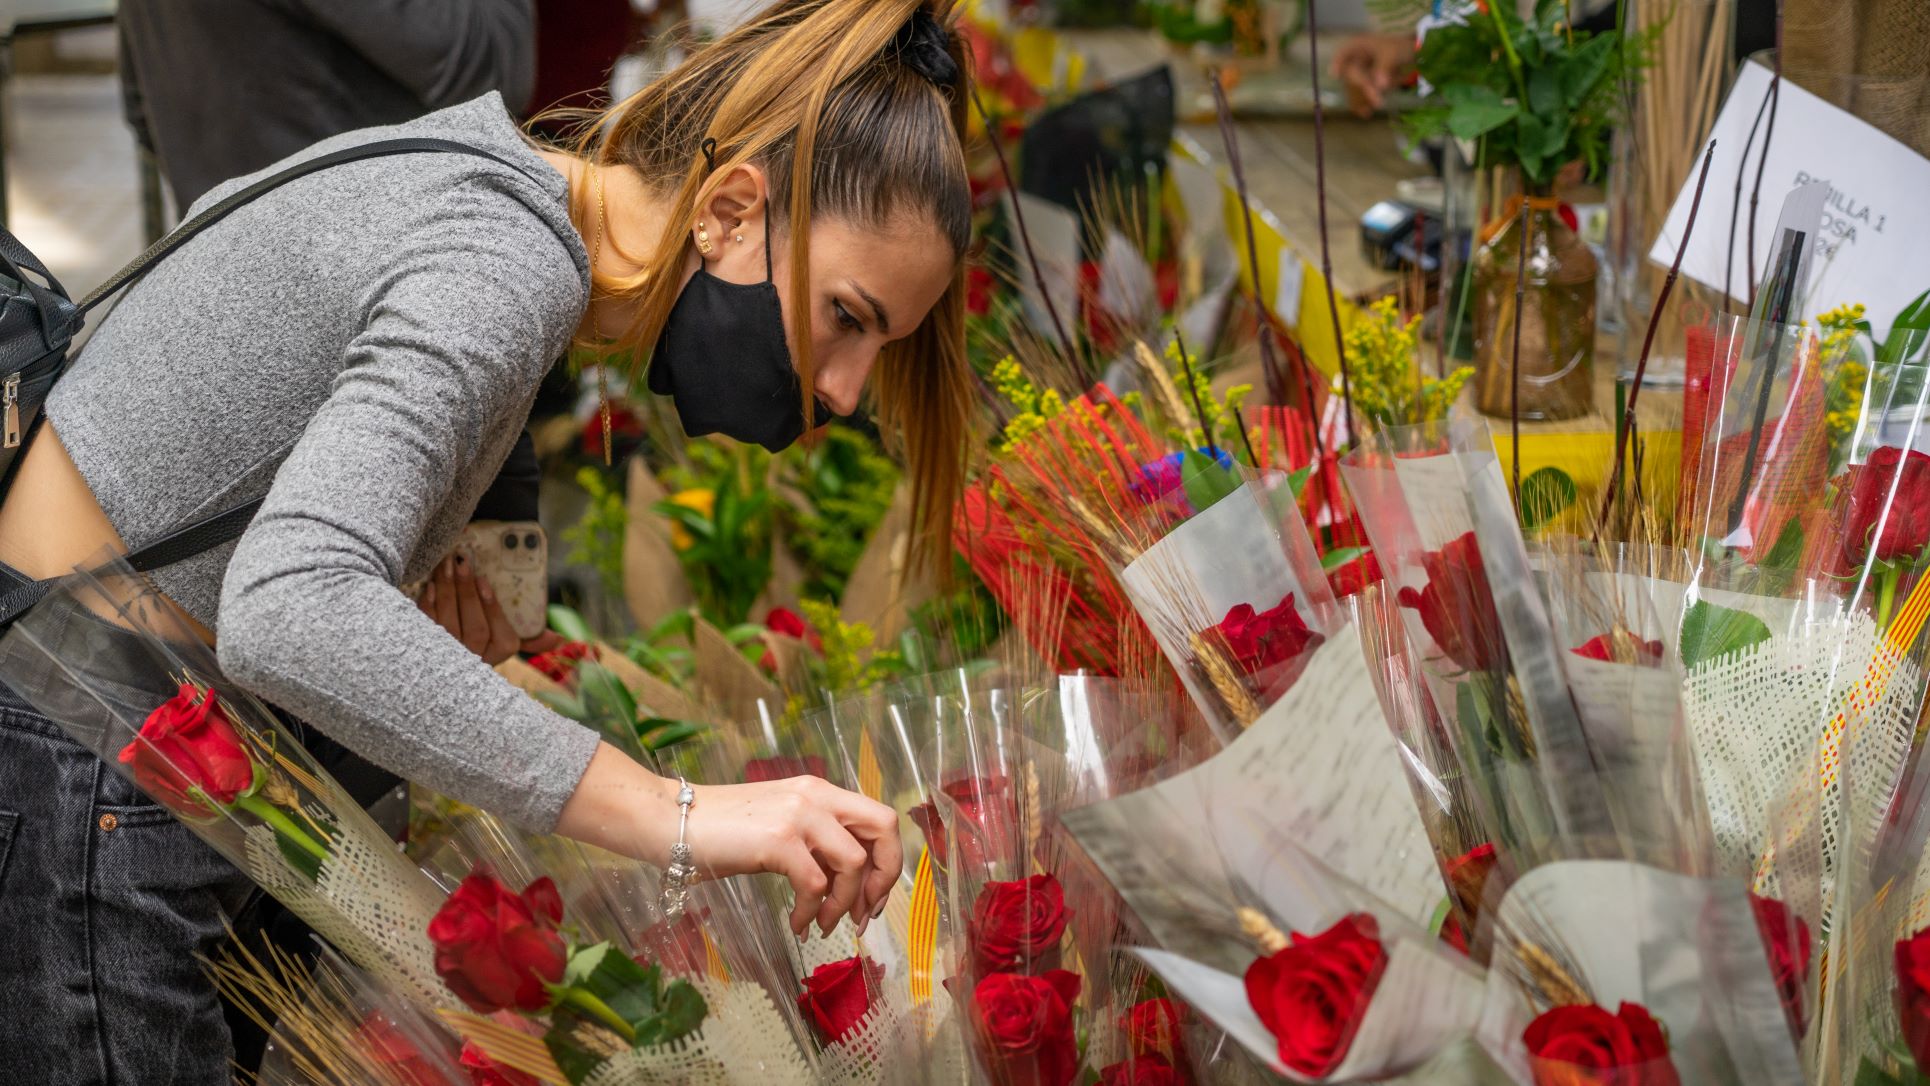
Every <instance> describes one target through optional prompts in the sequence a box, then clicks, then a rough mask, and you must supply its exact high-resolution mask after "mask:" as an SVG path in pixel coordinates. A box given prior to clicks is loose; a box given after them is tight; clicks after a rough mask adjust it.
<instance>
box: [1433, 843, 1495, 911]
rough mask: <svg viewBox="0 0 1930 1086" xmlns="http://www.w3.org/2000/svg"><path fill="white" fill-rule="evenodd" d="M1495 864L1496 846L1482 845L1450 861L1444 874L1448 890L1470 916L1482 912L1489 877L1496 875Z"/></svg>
mask: <svg viewBox="0 0 1930 1086" xmlns="http://www.w3.org/2000/svg"><path fill="white" fill-rule="evenodd" d="M1494 864H1495V855H1494V846H1493V845H1489V844H1482V845H1476V846H1475V847H1473V848H1471V849H1469V850H1468V851H1467V852H1465V853H1463V854H1461V855H1459V856H1456V857H1455V858H1454V859H1452V860H1449V861H1448V862H1447V868H1446V870H1445V871H1443V872H1442V874H1443V875H1445V876H1446V877H1447V884H1448V890H1449V891H1450V892H1452V893H1453V894H1454V899H1455V901H1456V902H1458V903H1459V904H1460V906H1461V909H1462V911H1463V912H1466V913H1467V914H1468V915H1470V916H1472V915H1474V914H1475V913H1477V912H1480V911H1481V899H1482V898H1483V897H1484V896H1485V894H1486V892H1487V887H1488V876H1489V875H1491V874H1493V873H1494Z"/></svg>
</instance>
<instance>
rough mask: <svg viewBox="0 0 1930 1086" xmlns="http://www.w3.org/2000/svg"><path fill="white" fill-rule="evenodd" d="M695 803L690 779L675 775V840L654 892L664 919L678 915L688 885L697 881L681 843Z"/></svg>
mask: <svg viewBox="0 0 1930 1086" xmlns="http://www.w3.org/2000/svg"><path fill="white" fill-rule="evenodd" d="M695 802H697V793H695V792H693V791H691V788H690V782H689V781H687V780H685V779H684V778H682V777H678V778H677V843H676V844H674V845H672V846H670V866H669V867H666V868H664V872H663V889H662V890H661V891H660V892H659V893H658V895H657V907H658V908H659V909H661V910H662V911H663V915H664V916H665V917H666V918H671V919H674V918H676V917H679V916H682V915H683V911H684V906H685V905H687V904H689V902H690V884H691V883H693V882H695V881H697V868H696V865H694V864H692V863H691V862H690V846H689V845H687V844H685V843H684V831H685V830H686V829H688V828H689V826H690V807H691V804H693V803H695Z"/></svg>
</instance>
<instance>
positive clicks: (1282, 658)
mask: <svg viewBox="0 0 1930 1086" xmlns="http://www.w3.org/2000/svg"><path fill="white" fill-rule="evenodd" d="M1214 628H1215V629H1217V630H1219V632H1220V636H1221V637H1222V638H1224V639H1225V641H1226V647H1227V649H1228V651H1230V652H1232V654H1233V659H1234V660H1236V661H1237V662H1238V663H1239V665H1240V667H1241V668H1242V669H1244V670H1245V671H1246V672H1247V673H1248V674H1252V673H1253V672H1257V671H1261V670H1264V669H1266V668H1270V667H1274V666H1276V665H1278V664H1284V663H1286V662H1287V661H1288V660H1291V659H1293V658H1294V657H1296V656H1299V655H1300V654H1301V653H1302V652H1304V651H1305V650H1306V648H1307V646H1308V645H1309V644H1310V643H1312V641H1313V639H1314V632H1313V631H1312V630H1311V629H1308V628H1307V624H1306V623H1305V622H1303V621H1302V620H1301V618H1300V612H1299V611H1296V610H1295V609H1294V606H1293V595H1292V594H1291V593H1289V594H1288V595H1287V598H1286V599H1284V600H1281V601H1280V602H1279V603H1278V604H1277V605H1275V606H1274V607H1272V608H1270V609H1268V610H1265V611H1260V612H1255V611H1254V610H1253V605H1252V604H1250V603H1242V604H1239V605H1237V606H1235V607H1234V608H1233V609H1232V610H1230V611H1228V612H1227V613H1226V617H1225V618H1223V619H1221V620H1220V624H1219V625H1218V626H1216V627H1214Z"/></svg>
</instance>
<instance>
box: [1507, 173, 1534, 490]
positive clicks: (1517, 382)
mask: <svg viewBox="0 0 1930 1086" xmlns="http://www.w3.org/2000/svg"><path fill="white" fill-rule="evenodd" d="M1519 225H1520V227H1521V229H1520V230H1518V231H1516V232H1517V233H1518V234H1519V235H1520V236H1519V237H1517V238H1516V239H1515V240H1516V241H1517V242H1518V243H1520V245H1521V251H1520V253H1519V254H1517V256H1516V258H1515V339H1514V360H1513V362H1512V363H1511V365H1510V368H1509V372H1508V433H1509V442H1510V444H1511V445H1512V446H1513V447H1512V448H1511V449H1510V450H1509V455H1510V456H1511V457H1512V458H1513V459H1514V465H1513V471H1512V474H1513V475H1514V481H1515V508H1516V510H1519V509H1520V508H1521V308H1522V306H1523V305H1524V304H1525V303H1526V301H1527V295H1528V241H1529V239H1530V238H1532V237H1533V236H1534V230H1535V220H1534V219H1533V218H1532V217H1531V216H1530V215H1529V214H1528V201H1527V200H1525V199H1524V200H1522V201H1521V221H1520V224H1519Z"/></svg>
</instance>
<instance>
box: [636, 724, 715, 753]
mask: <svg viewBox="0 0 1930 1086" xmlns="http://www.w3.org/2000/svg"><path fill="white" fill-rule="evenodd" d="M705 731H706V729H705V727H704V725H702V724H693V723H691V722H690V721H688V720H666V719H664V718H662V717H655V716H653V717H645V718H644V720H643V722H642V723H640V724H638V725H637V736H638V740H639V741H640V742H641V743H642V744H643V749H645V750H648V751H662V750H669V749H670V748H671V747H674V746H676V745H677V744H679V743H688V742H689V741H691V740H692V739H695V738H697V737H698V736H700V735H702V734H704V732H705Z"/></svg>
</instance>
